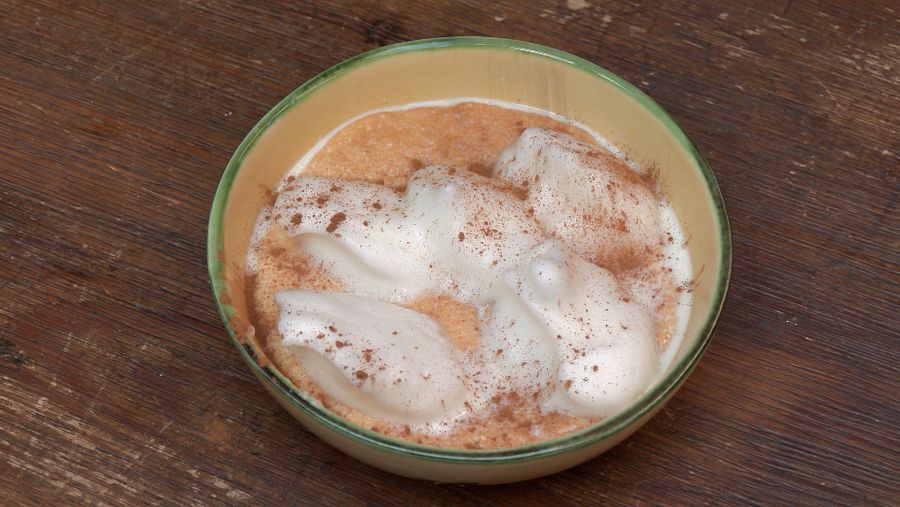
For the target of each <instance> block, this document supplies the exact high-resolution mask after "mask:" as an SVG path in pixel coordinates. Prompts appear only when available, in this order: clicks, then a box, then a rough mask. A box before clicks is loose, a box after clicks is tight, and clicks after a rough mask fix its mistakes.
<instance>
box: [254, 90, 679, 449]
mask: <svg viewBox="0 0 900 507" xmlns="http://www.w3.org/2000/svg"><path fill="white" fill-rule="evenodd" d="M528 127H540V128H547V129H553V130H557V131H560V132H564V133H566V134H569V135H573V136H575V137H577V138H579V139H581V140H584V141H588V142H593V141H592V138H591V137H590V135H589V134H588V133H586V132H584V131H582V130H580V129H578V128H576V127H573V126H571V125H567V124H564V123H561V122H559V121H557V120H554V119H552V118H549V117H546V116H543V115H538V114H532V113H526V112H523V111H518V110H512V109H506V108H501V107H498V106H491V105H486V104H479V103H462V104H458V105H455V106H450V107H437V108H431V107H425V108H414V109H409V110H405V111H396V112H391V113H378V114H374V115H371V116H367V117H365V118H363V119H361V120H360V121H358V122H356V123H354V124H351V125H350V126H348V127H347V128H345V129H344V130H342V131H341V132H339V133H337V134H336V135H335V136H334V137H333V138H332V139H331V140H330V141H329V142H328V144H327V145H326V146H325V147H323V149H322V150H321V151H320V152H319V153H318V154H316V156H314V157H313V159H312V161H311V162H310V164H309V166H308V167H307V169H306V172H305V173H304V175H305V176H322V177H330V178H337V179H345V180H365V181H369V182H377V183H380V184H384V185H387V186H388V187H390V188H393V189H395V190H399V189H403V188H405V186H406V181H407V179H408V177H409V175H410V174H412V173H413V172H414V171H417V170H419V169H422V168H423V167H426V166H427V165H431V164H435V163H440V164H447V165H449V166H451V167H457V168H460V170H461V171H462V170H467V171H471V172H476V173H479V174H483V175H489V174H490V171H491V168H492V167H493V165H494V161H495V159H496V157H497V156H498V155H499V153H500V152H501V151H502V150H503V149H504V148H506V147H507V146H508V145H509V144H511V143H512V142H513V141H515V139H516V138H517V137H518V136H519V135H520V133H521V132H522V131H523V129H525V128H528ZM591 156H602V153H600V152H598V154H597V155H594V154H592V155H591ZM463 168H464V169H463ZM454 171H455V169H454ZM451 174H452V173H451ZM635 177H636V178H637V176H635ZM286 181H287V182H288V183H292V182H293V181H294V177H292V176H291V177H288V178H287V180H286ZM341 190H342V189H341V187H340V185H333V186H332V187H331V188H330V191H331V192H339V191H341ZM503 190H504V191H505V192H507V193H509V194H511V195H513V196H515V197H516V198H519V199H525V198H526V197H527V195H528V188H527V186H524V187H511V186H507V187H505V188H504V189H503ZM328 200H329V196H328V195H327V194H322V195H318V196H316V198H315V203H316V205H317V206H319V207H324V205H325V204H326V203H327V202H328ZM272 201H274V196H273V197H272ZM362 206H370V207H371V208H372V209H374V210H380V209H382V207H383V204H382V203H380V202H378V201H375V202H372V203H366V204H363V203H361V207H362ZM348 211H349V210H348ZM528 213H529V214H530V215H533V214H534V209H529V210H528ZM346 218H347V217H346V213H344V212H339V213H336V214H335V215H333V216H332V217H331V220H330V222H329V224H328V227H327V228H326V231H327V232H329V233H335V232H336V231H337V230H338V229H339V228H340V225H341V223H342V222H344V221H345V220H346ZM302 220H303V216H302V215H301V214H299V213H297V214H296V215H294V216H292V217H291V219H290V222H291V223H292V224H293V225H299V224H301V223H302ZM364 225H365V226H368V222H364ZM470 225H471V224H470ZM616 226H617V227H620V228H623V227H625V223H624V221H622V222H619V223H617V224H616ZM480 229H481V231H480V232H481V233H483V234H484V235H485V236H488V237H490V236H492V235H494V234H497V233H498V231H496V230H495V229H494V228H493V227H491V224H490V223H485V224H484V226H483V227H480ZM473 237H474V236H473ZM466 239H467V238H466V235H465V234H464V233H463V232H462V231H460V232H459V233H458V235H457V240H458V241H464V240H466ZM470 240H472V241H474V240H475V239H472V238H470ZM669 241H671V238H670V239H669ZM257 258H258V259H259V261H258V262H259V266H258V273H257V274H256V275H255V276H252V277H248V280H247V282H248V283H247V296H248V301H250V302H251V305H250V306H251V316H250V318H251V321H252V322H253V324H254V326H255V328H256V330H257V339H258V340H259V341H260V342H261V343H262V344H263V345H264V348H265V351H266V353H267V354H268V357H269V359H270V360H271V361H272V362H273V363H274V364H275V365H276V366H277V367H278V369H279V370H280V371H282V372H283V373H284V374H285V375H286V376H287V377H288V378H290V379H291V381H292V382H293V383H294V385H295V386H297V387H298V388H299V389H300V390H302V391H305V392H307V393H309V395H310V396H312V397H313V398H315V399H317V400H319V401H320V402H321V403H322V405H323V406H324V407H326V408H327V409H328V410H331V411H333V412H334V413H336V414H337V415H339V416H341V417H343V418H346V419H348V420H350V421H352V422H354V423H356V424H358V425H361V426H363V427H369V428H375V429H376V431H378V432H381V433H384V434H386V435H390V436H393V437H397V438H401V439H404V440H408V441H411V442H417V443H421V444H426V445H433V446H438V447H450V448H462V449H492V448H503V447H511V446H518V445H525V444H529V443H534V442H537V441H542V440H547V439H551V438H555V437H558V436H562V435H564V434H567V433H570V432H573V431H577V430H579V429H583V428H585V427H587V426H589V425H591V424H594V423H596V422H597V420H596V419H591V418H581V417H572V416H569V415H566V414H560V413H542V412H541V411H540V409H539V407H538V406H537V404H536V400H538V399H539V397H540V392H539V391H538V392H533V393H529V395H528V396H527V397H523V396H520V395H519V393H516V392H512V393H506V394H505V395H504V396H499V397H498V398H497V399H496V400H494V403H495V404H496V407H497V409H496V410H495V411H494V412H493V413H492V414H489V415H488V416H486V417H483V418H480V419H473V420H469V421H464V422H463V423H461V424H459V425H458V426H456V427H455V428H454V429H453V431H452V432H451V433H449V434H447V435H442V436H433V435H427V434H418V433H416V432H415V431H413V430H412V429H411V428H410V427H409V426H395V425H391V424H388V423H385V422H384V421H380V420H376V419H374V418H372V417H370V416H369V415H368V414H365V413H362V412H360V411H358V410H355V409H353V408H351V407H348V406H346V405H344V404H342V403H340V402H338V401H337V400H334V399H332V398H330V397H329V396H327V395H326V394H325V393H324V392H323V391H322V389H321V388H320V387H319V385H318V384H317V383H316V381H315V379H313V378H311V377H310V376H309V375H308V374H307V373H306V372H305V371H304V370H303V369H302V368H301V367H300V365H299V363H298V361H297V359H296V357H295V356H294V355H293V354H292V353H290V352H288V351H285V350H284V349H282V348H281V347H280V346H279V344H280V341H281V337H280V336H279V335H278V332H277V327H276V324H277V320H278V308H277V306H276V305H275V303H274V298H273V294H274V293H275V292H276V291H279V290H284V289H289V288H303V289H310V290H320V291H337V292H339V291H342V289H343V288H342V287H341V286H340V284H338V283H336V282H335V281H334V280H332V279H330V278H329V277H328V276H327V274H326V273H324V272H322V271H321V270H319V269H318V268H316V267H315V266H311V265H310V263H309V260H308V259H307V258H306V257H305V256H304V255H303V254H302V252H300V251H299V250H298V249H297V248H296V244H295V243H294V242H293V240H291V239H289V238H287V236H286V235H285V234H284V232H283V231H280V230H278V229H277V228H273V229H272V230H270V231H269V233H268V235H267V236H266V238H265V239H264V240H263V241H262V242H261V243H260V245H259V249H258V251H257ZM680 289H681V288H680V287H672V291H671V294H677V291H678V290H680ZM674 304H675V300H674V299H672V298H669V299H668V300H666V301H665V302H664V303H663V304H662V308H663V311H664V312H671V311H673V309H674ZM407 307H408V308H410V309H413V310H416V311H418V312H421V313H424V314H426V315H428V316H430V317H432V318H433V319H434V320H435V321H436V322H437V323H438V324H439V325H440V326H441V328H442V329H443V331H444V332H445V333H446V334H447V336H448V337H450V338H451V339H452V340H453V342H454V343H455V344H456V346H457V347H459V348H460V349H461V350H462V351H471V350H474V348H475V346H476V344H477V342H478V340H479V338H480V325H481V317H479V315H478V311H477V310H476V309H475V308H474V307H472V306H469V305H465V304H463V303H461V302H459V301H456V300H454V299H453V298H450V297H447V296H435V297H427V298H422V299H420V300H417V301H414V302H413V303H411V304H409V305H407ZM331 327H332V329H330V330H331V331H332V332H336V331H337V330H336V329H334V326H331ZM673 328H674V315H673V316H672V318H671V319H669V320H668V321H666V319H662V320H661V321H660V323H658V324H657V336H658V337H659V338H658V340H659V341H660V343H664V342H665V340H666V339H668V337H670V336H671V333H672V332H673ZM318 337H319V338H320V339H323V338H324V335H323V334H320V335H319V336H318ZM557 338H559V337H557ZM334 345H335V347H337V348H343V347H348V346H352V344H351V343H350V342H349V341H348V340H338V341H336V342H335V344H334ZM350 350H352V349H350ZM373 352H374V351H373V350H372V349H365V350H363V351H362V355H363V359H364V361H365V362H366V363H373ZM505 353H507V352H506V351H504V350H503V349H497V350H495V354H496V355H497V356H500V355H502V354H505ZM522 366H523V367H525V366H526V365H525V363H523V365H522ZM383 368H384V367H383V366H381V369H382V370H383ZM377 371H378V365H377V364H373V365H372V366H371V367H367V370H357V371H355V372H353V374H352V375H353V378H355V379H356V381H358V382H360V383H364V382H366V381H368V380H369V379H370V378H373V374H374V373H375V372H377ZM592 371H594V372H597V371H598V366H596V365H594V366H593V367H592ZM402 381H404V380H403V379H394V380H393V382H394V383H397V382H402ZM564 387H565V388H566V389H571V387H572V382H571V381H567V382H566V383H565V386H564ZM467 403H468V402H467Z"/></svg>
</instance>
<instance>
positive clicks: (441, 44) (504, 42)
mask: <svg viewBox="0 0 900 507" xmlns="http://www.w3.org/2000/svg"><path fill="white" fill-rule="evenodd" d="M476 48H489V49H501V50H509V51H515V52H524V53H529V54H533V55H535V56H538V57H542V58H548V59H550V60H554V61H557V62H559V63H561V64H564V65H570V66H573V67H575V68H577V69H579V70H581V71H584V72H587V73H589V74H591V75H593V76H595V77H598V78H600V79H603V80H605V81H607V82H608V83H611V84H612V85H614V86H616V87H618V88H619V89H620V90H622V91H623V92H625V93H626V94H627V95H628V96H630V97H631V98H632V99H634V100H636V101H637V102H638V103H639V104H641V106H643V107H644V108H645V109H647V110H648V111H649V112H650V113H652V114H653V115H654V117H656V119H657V120H659V121H660V122H662V123H663V125H665V127H666V128H667V129H668V130H669V132H671V133H672V135H674V136H675V138H676V139H677V140H678V141H679V143H680V144H681V145H682V147H683V148H685V149H686V150H687V151H688V153H689V154H690V155H691V156H692V157H693V159H694V162H695V164H696V166H697V168H698V169H699V170H700V171H701V173H702V174H703V176H704V179H705V180H706V184H707V190H708V191H709V198H710V200H711V201H712V204H713V205H714V207H715V209H716V212H717V218H718V222H719V233H720V239H721V246H722V252H721V269H720V270H719V273H718V278H717V281H716V287H715V291H714V293H713V296H712V300H711V305H710V310H709V312H708V314H707V316H706V321H705V324H704V326H703V328H702V329H701V330H700V332H699V333H698V338H697V339H696V342H695V343H694V344H693V346H692V347H691V349H690V350H688V352H687V353H686V354H685V356H684V357H683V358H682V359H681V360H680V361H678V363H677V364H675V365H674V367H673V368H672V369H671V371H670V372H669V373H668V374H667V375H666V376H665V377H664V378H662V379H661V380H658V381H657V382H656V384H654V385H653V387H652V388H651V389H649V390H648V391H646V392H645V393H644V394H643V395H642V396H641V397H640V398H638V399H637V400H635V401H634V402H632V403H631V404H630V405H629V406H628V407H626V409H624V410H623V411H621V412H620V413H618V414H616V415H614V416H612V417H610V418H608V419H605V420H603V421H601V422H599V423H597V424H595V425H593V426H590V427H588V428H585V429H584V430H581V431H578V432H575V433H572V434H569V435H565V436H562V437H558V438H554V439H551V440H546V441H541V442H538V443H535V444H530V445H524V446H519V447H510V448H502V449H494V450H468V449H445V448H440V447H432V446H425V445H419V444H414V443H410V442H407V441H404V440H400V439H396V438H392V437H388V436H386V435H382V434H380V433H376V432H374V431H371V430H368V429H366V428H363V427H361V426H358V425H356V424H353V423H351V422H349V421H347V420H345V419H343V418H341V417H339V416H337V415H336V414H334V413H332V412H330V411H328V410H326V409H324V408H322V407H321V405H320V404H319V403H318V402H317V401H315V400H313V399H310V398H308V397H307V396H306V395H305V394H303V393H302V392H301V391H299V390H298V389H296V388H295V387H294V386H293V385H292V383H291V382H290V380H288V379H287V378H286V377H285V376H284V375H282V374H281V373H280V372H279V371H278V370H277V369H276V368H273V367H271V366H260V364H259V362H258V358H259V357H260V354H259V351H257V350H255V349H256V348H255V346H253V345H251V344H250V343H252V342H250V343H246V344H245V343H242V342H241V340H240V339H238V337H237V336H235V332H234V330H233V329H232V328H231V326H230V325H229V320H230V317H231V316H232V315H233V313H234V309H233V308H232V307H230V306H228V305H226V304H224V303H223V301H222V297H221V296H222V294H223V293H224V290H225V282H224V280H223V279H222V273H223V271H224V263H223V262H222V261H221V260H220V256H219V252H221V251H222V250H223V248H224V243H223V225H224V224H223V219H224V213H225V209H226V206H227V203H228V197H229V195H230V191H231V186H232V184H233V183H234V179H235V177H236V175H237V173H238V171H239V170H240V168H241V165H242V164H243V161H244V159H245V158H246V156H247V154H248V153H249V152H250V150H251V149H252V148H253V146H254V145H255V144H256V141H257V140H258V138H259V136H260V135H261V134H262V133H263V132H264V131H265V130H266V129H267V128H268V127H269V126H270V125H271V124H272V123H273V122H274V121H275V120H276V119H278V117H279V116H281V115H282V114H283V113H284V112H285V111H287V110H288V109H290V108H292V107H293V106H294V105H296V104H297V103H298V102H300V101H302V100H303V99H304V98H306V97H307V96H309V95H310V94H312V93H313V92H315V90H317V89H318V88H319V87H321V86H323V85H325V84H327V83H328V82H329V81H331V80H332V79H336V78H338V77H340V76H342V75H344V74H346V73H348V72H350V71H352V70H353V69H355V68H357V67H360V66H363V65H366V64H368V63H371V62H374V61H376V60H380V59H383V58H386V57H390V56H395V55H400V54H406V53H410V52H415V51H424V50H441V49H476ZM731 256H732V245H731V230H730V227H729V223H728V215H727V213H726V211H725V204H724V202H723V200H722V194H721V192H720V191H719V186H718V183H717V182H716V178H715V176H714V175H713V172H712V169H711V168H710V167H709V164H708V163H707V162H706V159H704V158H703V155H701V154H700V151H699V150H698V149H697V147H696V146H695V145H694V143H693V142H691V140H690V139H689V138H688V136H687V135H686V134H685V133H684V132H683V131H682V130H681V128H680V127H679V126H678V125H677V124H676V123H675V121H674V120H673V119H672V118H671V117H670V116H669V115H668V114H667V113H666V112H665V111H664V110H663V109H662V107H660V106H659V105H658V104H657V103H656V102H655V101H654V100H653V99H651V98H650V97H649V96H647V95H646V94H645V93H644V92H642V91H640V90H639V89H638V88H636V87H635V86H634V85H632V84H631V83H629V82H627V81H625V80H624V79H622V78H621V77H619V76H617V75H615V74H613V73H612V72H610V71H608V70H606V69H604V68H602V67H599V66H597V65H595V64H593V63H591V62H588V61H587V60H584V59H582V58H579V57H577V56H574V55H571V54H569V53H566V52H564V51H560V50H557V49H552V48H548V47H545V46H540V45H537V44H532V43H528V42H523V41H518V40H512V39H501V38H493V37H444V38H437V39H423V40H416V41H410V42H403V43H399V44H394V45H390V46H385V47H382V48H378V49H374V50H371V51H368V52H365V53H362V54H360V55H357V56H355V57H353V58H350V59H349V60H346V61H343V62H341V63H339V64H337V65H335V66H333V67H331V68H329V69H327V70H326V71H324V72H322V73H321V74H319V75H317V76H315V77H314V78H312V79H310V80H309V81H307V82H306V83H304V84H303V85H302V86H300V87H299V88H297V89H296V90H294V91H293V92H292V93H291V94H290V95H288V96H287V97H285V98H284V99H283V100H281V102H279V103H278V104H277V105H276V106H275V107H274V108H272V110H270V111H269V112H268V113H267V114H266V115H265V116H263V118H262V119H261V120H260V121H259V122H258V123H257V124H256V125H255V126H254V127H253V129H251V130H250V132H249V133H248V134H247V136H246V137H245V138H244V140H243V141H242V142H241V144H240V145H239V146H238V148H237V150H235V152H234V155H233V156H232V157H231V160H229V162H228V165H227V166H226V168H225V172H224V173H223V174H222V179H221V181H220V182H219V186H218V188H217V189H216V194H215V197H214V198H213V203H212V209H211V211H210V218H209V225H208V237H207V265H208V268H209V275H210V280H211V282H212V289H213V295H214V297H215V300H216V305H217V306H218V308H219V313H220V315H221V316H222V320H223V322H224V323H225V328H226V329H227V331H228V335H229V336H230V337H231V340H232V341H233V342H234V344H235V346H236V347H237V348H238V350H239V351H240V353H241V356H242V357H243V358H244V361H246V362H247V364H248V365H249V366H250V368H251V369H252V370H253V372H254V373H255V374H256V376H257V377H259V378H260V379H263V380H264V381H268V382H269V383H270V387H271V388H272V389H271V391H273V392H274V393H276V394H277V395H278V397H280V398H281V399H282V400H283V401H285V402H287V403H288V404H290V405H293V406H294V407H295V408H297V409H298V410H300V411H301V412H303V413H305V414H306V415H307V416H309V417H311V418H312V419H313V420H315V421H317V422H319V423H321V424H323V425H324V426H325V427H327V428H329V429H331V430H333V431H336V432H338V433H340V434H342V435H343V436H345V437H349V438H350V439H352V440H355V441H358V442H361V443H364V444H366V445H369V446H373V447H375V448H378V449H381V450H384V451H388V452H392V453H397V454H401V455H404V456H410V457H416V458H421V459H425V460H429V461H434V462H443V463H481V464H509V463H520V462H524V461H531V460H535V459H540V458H545V457H549V456H553V455H557V454H560V453H565V452H570V451H573V450H575V449H579V448H582V447H584V446H588V445H591V444H594V443H596V442H599V441H601V440H603V439H605V438H608V437H610V436H612V435H614V434H616V433H618V432H619V431H621V430H624V429H626V428H628V427H629V426H630V425H631V424H632V423H634V422H635V421H638V420H640V419H641V418H642V417H644V416H645V415H647V414H648V413H650V412H651V411H653V410H654V409H656V408H657V406H659V405H660V404H661V403H663V402H664V401H665V400H667V399H668V397H669V396H670V395H671V394H672V393H674V391H675V390H677V388H678V387H679V386H680V385H681V383H683V382H684V380H685V379H686V378H687V376H688V375H689V374H690V372H691V370H692V369H693V368H694V366H696V364H697V362H698V360H699V359H700V357H701V356H702V355H703V352H704V351H705V350H706V348H707V346H708V345H709V341H710V336H711V335H712V332H713V330H714V328H715V325H716V322H717V320H718V317H719V314H720V312H721V310H722V305H723V304H724V301H725V294H726V293H727V291H728V283H729V279H730V275H731Z"/></svg>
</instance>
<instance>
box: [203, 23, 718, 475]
mask: <svg viewBox="0 0 900 507" xmlns="http://www.w3.org/2000/svg"><path fill="white" fill-rule="evenodd" d="M209 234H210V242H209V262H210V273H211V276H212V278H213V287H214V290H215V293H216V297H217V301H218V303H219V307H220V310H221V312H222V315H223V318H224V319H225V322H226V326H227V327H228V330H229V333H230V334H231V336H232V337H233V338H234V340H235V341H236V343H238V345H239V350H240V351H241V354H242V355H243V356H244V358H245V360H246V361H247V362H248V364H250V366H251V369H252V370H253V371H254V373H255V374H256V375H257V376H258V377H259V378H260V380H261V381H262V382H263V385H265V386H266V388H267V389H268V390H269V391H270V392H271V393H272V394H273V395H274V396H275V398H276V399H277V400H278V401H279V402H280V403H281V404H282V405H283V406H285V407H286V408H287V409H288V410H289V411H290V412H291V414H292V415H294V416H295V417H296V418H297V419H298V420H300V421H301V422H302V423H303V424H305V425H306V426H307V427H309V428H310V429H311V430H312V431H313V432H315V433H316V434H317V435H319V436H320V437H322V438H323V439H325V440H326V441H328V442H329V443H331V444H332V445H335V446H336V447H338V448H339V449H341V450H343V451H345V452H347V453H348V454H350V455H352V456H354V457H357V458H358V459H360V460H362V461H365V462H367V463H370V464H372V465H375V466H378V467H380V468H383V469H386V470H390V471H392V472H395V473H398V474H401V475H407V476H411V477H418V478H423V479H430V480H436V481H451V482H478V483H500V482H510V481H516V480H524V479H528V478H532V477H537V476H541V475H546V474H549V473H553V472H556V471H559V470H562V469H564V468H567V467H570V466H573V465H575V464H577V463H580V462H582V461H584V460H586V459H589V458H590V457H592V456H595V455H597V454H599V453H600V452H603V451H604V450H606V449H608V448H609V447H611V446H613V445H615V444H616V443H618V442H619V441H621V440H622V439H624V438H625V437H627V436H628V435H629V434H631V433H632V432H634V431H635V430H636V429H637V428H638V427H640V425H641V424H643V423H644V422H645V421H646V420H647V419H649V417H651V416H652V415H653V414H654V413H655V412H656V411H657V410H658V409H659V408H660V407H661V406H662V404H663V403H665V401H666V400H667V399H668V398H669V397H671V396H672V394H673V393H674V392H675V390H676V389H677V387H678V386H679V385H680V384H681V383H682V382H683V381H684V379H685V378H686V376H687V375H688V373H689V372H690V370H691V369H692V368H693V367H694V365H695V364H696V362H697V361H698V360H699V358H700V356H701V355H702V352H703V350H704V349H705V347H706V345H707V343H708V340H709V335H710V333H711V332H712V329H713V326H714V324H715V320H716V318H717V316H718V312H719V310H720V308H721V304H722V301H723V299H724V294H725V291H726V288H727V281H728V274H729V269H730V236H729V232H728V225H727V218H726V215H725V211H724V207H723V205H722V201H721V196H720V195H719V192H718V188H717V186H716V183H715V179H714V178H713V176H712V173H711V171H710V169H709V167H708V166H707V165H706V163H705V161H704V160H703V159H702V157H701V156H700V155H699V153H698V152H697V150H696V148H695V147H694V146H693V145H692V144H691V143H690V141H689V140H688V139H687V137H686V136H685V135H684V133H683V132H682V131H681V130H680V129H679V128H678V127H677V126H676V125H675V123H674V122H673V121H672V120H671V119H670V118H669V117H668V116H667V115H666V114H665V113H664V112H663V111H662V110H661V109H660V108H659V106H657V105H656V104H655V103H653V102H652V100H650V99H649V98H648V97H646V96H645V95H643V94H642V93H641V92H639V91H638V90H636V89H635V88H634V87H632V86H631V85H629V84H627V83H625V82H624V81H623V80H621V79H620V78H617V77H615V76H614V75H612V74H610V73H609V72H607V71H604V70H603V69H600V68H599V67H596V66H594V65H592V64H590V63H588V62H585V61H583V60H579V59H577V58H575V57H572V56H570V55H566V54H564V53H561V52H558V51H555V50H551V49H548V48H542V47H540V46H535V45H531V44H527V43H522V42H516V41H508V40H501V39H489V38H452V39H435V40H427V41H416V42H411V43H405V44H399V45H395V46H390V47H387V48H382V49H380V50H376V51H373V52H369V53H366V54H364V55H361V56H359V57H356V58H354V59H351V60H349V61H347V62H344V63H342V64H340V65H338V66H336V67H334V68H332V69H330V70H329V71H326V72H325V73H323V74H322V75H320V76H317V77H316V78H314V79H313V80H311V81H310V82H308V83H307V84H305V85H304V86H302V87H301V88H300V89H298V90H297V91H296V92H294V93H293V94H291V95H290V96H289V97H288V98H286V99H285V100H284V101H282V102H281V103H280V104H279V105H278V106H276V108H275V109H273V110H272V111H271V112H270V113H269V114H268V115H267V116H266V117H265V118H263V120H262V121H261V122H260V123H259V124H258V125H257V126H256V127H255V128H254V129H253V131H251V133H250V134H249V135H248V136H247V138H246V139H245V140H244V142H243V143H242V144H241V146H240V147H239V148H238V150H237V152H236V153H235V155H234V157H233V158H232V160H231V162H230V163H229V165H228V168H227V169H226V172H225V175H224V176H223V178H222V182H221V184H220V187H219V190H218V192H217V195H216V198H215V202H214V204H213V211H212V216H211V219H210V231H209Z"/></svg>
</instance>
